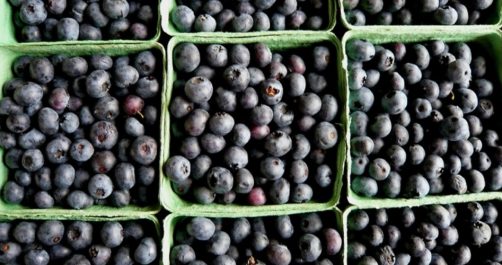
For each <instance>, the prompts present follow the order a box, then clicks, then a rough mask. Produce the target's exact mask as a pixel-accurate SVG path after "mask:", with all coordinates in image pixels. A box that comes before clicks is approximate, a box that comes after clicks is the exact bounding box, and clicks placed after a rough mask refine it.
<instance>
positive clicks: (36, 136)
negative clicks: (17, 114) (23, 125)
mask: <svg viewBox="0 0 502 265" xmlns="http://www.w3.org/2000/svg"><path fill="white" fill-rule="evenodd" d="M0 135H2V137H0V139H2V141H3V144H2V145H3V147H4V148H5V149H10V148H11V147H14V146H15V145H16V139H15V138H14V136H13V135H12V134H10V133H5V132H4V133H2V134H0ZM45 141H46V136H45V135H44V134H43V133H42V132H40V131H39V130H37V129H31V130H29V131H28V132H27V133H24V134H21V135H19V137H18V140H17V142H18V144H19V146H20V147H22V148H24V149H33V148H37V147H40V146H41V145H42V144H44V143H45Z"/></svg>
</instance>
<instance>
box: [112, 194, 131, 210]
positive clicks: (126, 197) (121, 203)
mask: <svg viewBox="0 0 502 265" xmlns="http://www.w3.org/2000/svg"><path fill="white" fill-rule="evenodd" d="M110 202H111V204H112V205H113V206H115V207H125V206H127V205H129V203H130V202H131V194H130V193H129V191H128V190H115V191H113V192H112V194H111V195H110Z"/></svg>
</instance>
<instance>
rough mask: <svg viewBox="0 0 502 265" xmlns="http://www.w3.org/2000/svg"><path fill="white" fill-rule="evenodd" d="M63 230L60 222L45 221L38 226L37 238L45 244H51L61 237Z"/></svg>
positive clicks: (57, 241)
mask: <svg viewBox="0 0 502 265" xmlns="http://www.w3.org/2000/svg"><path fill="white" fill-rule="evenodd" d="M64 231H65V228H64V225H63V223H62V222H60V221H45V222H43V223H42V224H40V226H39V227H38V230H37V239H38V241H40V242H41V243H42V244H44V245H46V246H53V245H56V244H58V243H59V242H60V241H61V240H62V239H63V235H64Z"/></svg>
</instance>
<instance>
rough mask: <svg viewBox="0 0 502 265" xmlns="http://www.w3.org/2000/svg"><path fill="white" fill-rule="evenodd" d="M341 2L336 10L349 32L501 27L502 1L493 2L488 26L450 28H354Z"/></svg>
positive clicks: (396, 26) (424, 26)
mask: <svg viewBox="0 0 502 265" xmlns="http://www.w3.org/2000/svg"><path fill="white" fill-rule="evenodd" d="M343 1H344V0H338V1H337V2H338V9H339V10H340V14H339V18H340V20H341V22H342V25H343V26H344V27H345V28H346V29H349V30H372V31H375V32H379V31H394V30H399V29H400V28H406V29H408V30H409V31H410V32H411V31H415V30H420V29H426V28H427V29H434V30H441V29H447V28H450V29H452V30H458V31H462V28H465V27H467V28H471V30H476V29H477V28H480V29H482V28H500V27H502V0H494V2H495V8H494V10H493V12H492V14H490V18H489V22H490V23H489V24H480V25H450V26H444V25H406V26H405V25H390V26H386V25H365V26H355V25H352V24H350V23H349V21H348V20H347V13H346V12H345V9H344V8H343Z"/></svg>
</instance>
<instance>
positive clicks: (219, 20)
mask: <svg viewBox="0 0 502 265" xmlns="http://www.w3.org/2000/svg"><path fill="white" fill-rule="evenodd" d="M234 18H235V12H234V11H232V10H231V9H223V10H222V11H221V12H220V13H219V14H218V15H217V16H216V27H217V29H218V30H219V31H224V30H227V29H228V27H229V25H230V24H231V22H232V20H233V19H234Z"/></svg>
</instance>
